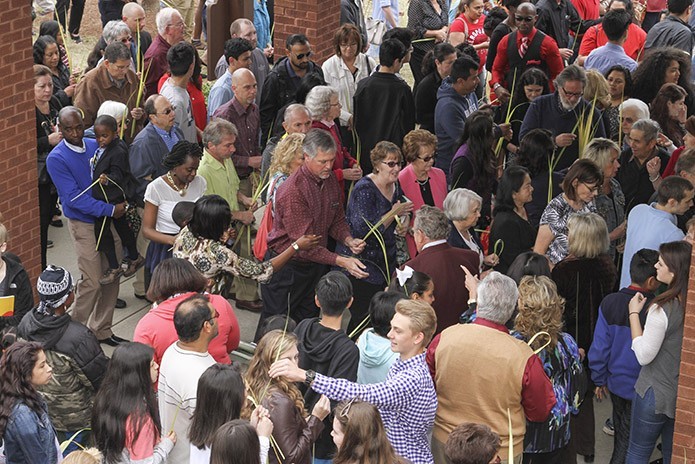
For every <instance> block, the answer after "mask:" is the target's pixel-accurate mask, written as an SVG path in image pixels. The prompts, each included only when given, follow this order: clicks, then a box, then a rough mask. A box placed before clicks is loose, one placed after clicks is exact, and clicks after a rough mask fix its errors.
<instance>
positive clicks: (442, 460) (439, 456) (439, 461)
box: [432, 437, 524, 464]
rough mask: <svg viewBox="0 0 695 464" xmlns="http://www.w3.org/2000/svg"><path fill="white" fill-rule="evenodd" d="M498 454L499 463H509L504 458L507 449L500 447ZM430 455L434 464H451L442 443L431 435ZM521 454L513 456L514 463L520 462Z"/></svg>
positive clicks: (518, 463) (507, 451)
mask: <svg viewBox="0 0 695 464" xmlns="http://www.w3.org/2000/svg"><path fill="white" fill-rule="evenodd" d="M498 454H499V456H500V457H501V458H502V461H501V464H509V461H508V460H507V459H506V458H507V456H508V455H509V450H506V449H500V450H499V453H498ZM432 456H433V457H434V464H451V461H449V459H448V458H447V457H446V454H445V453H444V443H442V442H441V441H439V440H437V439H436V438H434V437H432ZM523 456H524V455H523V454H518V455H516V456H514V464H521V461H522V458H523Z"/></svg>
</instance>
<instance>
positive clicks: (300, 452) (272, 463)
mask: <svg viewBox="0 0 695 464" xmlns="http://www.w3.org/2000/svg"><path fill="white" fill-rule="evenodd" d="M261 403H262V404H263V406H264V407H266V408H267V409H268V411H270V420H271V421H272V422H273V437H274V438H275V441H276V442H277V444H278V446H279V447H280V450H282V453H283V454H284V455H285V459H284V460H283V459H282V456H281V455H280V453H277V455H276V450H274V449H273V446H271V449H270V451H269V452H268V463H269V464H311V461H312V459H311V449H312V445H313V443H314V442H315V441H316V439H317V438H318V436H319V434H320V433H321V431H322V430H323V422H321V421H320V420H319V419H318V418H317V417H316V416H309V418H308V419H306V420H305V419H304V417H302V414H300V413H299V411H297V408H296V407H295V406H294V402H293V401H292V400H291V399H290V398H289V397H288V396H287V395H285V394H284V393H283V392H281V391H279V390H272V391H271V392H270V393H269V394H268V395H267V396H266V398H265V399H264V400H263V401H262V402H261Z"/></svg>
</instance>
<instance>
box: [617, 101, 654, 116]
mask: <svg viewBox="0 0 695 464" xmlns="http://www.w3.org/2000/svg"><path fill="white" fill-rule="evenodd" d="M618 108H619V109H618V111H619V112H620V113H622V112H623V111H625V110H635V111H637V119H649V105H647V104H646V103H644V102H643V101H642V100H638V99H636V98H628V99H627V100H625V101H624V102H622V103H621V104H620V106H619V107H618Z"/></svg>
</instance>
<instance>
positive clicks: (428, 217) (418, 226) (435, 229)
mask: <svg viewBox="0 0 695 464" xmlns="http://www.w3.org/2000/svg"><path fill="white" fill-rule="evenodd" d="M413 229H414V230H419V231H420V232H422V233H423V234H424V235H425V237H427V238H428V239H430V240H431V241H435V240H445V239H446V238H447V237H448V236H449V232H451V224H450V223H449V220H448V219H447V217H446V215H445V214H444V212H443V211H442V210H441V209H439V208H435V207H434V206H429V205H424V206H422V207H421V208H420V209H419V210H418V211H417V213H415V223H414V224H413Z"/></svg>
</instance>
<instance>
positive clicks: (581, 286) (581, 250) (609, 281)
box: [551, 212, 618, 456]
mask: <svg viewBox="0 0 695 464" xmlns="http://www.w3.org/2000/svg"><path fill="white" fill-rule="evenodd" d="M567 230H568V232H567V239H568V255H567V257H565V258H564V259H563V260H562V261H560V262H558V263H557V264H556V265H555V267H554V268H553V270H552V274H551V276H552V279H553V281H555V284H556V285H557V291H558V294H559V295H560V296H561V297H563V298H564V299H565V301H566V303H565V313H564V318H563V319H564V326H565V330H566V331H567V333H568V334H570V335H571V336H572V337H573V338H574V339H575V340H576V341H577V345H578V346H579V352H580V355H581V357H582V358H583V360H584V366H585V368H588V363H587V360H586V357H585V354H586V353H588V352H589V348H590V347H591V341H592V340H593V337H594V328H595V327H596V321H597V319H598V308H599V305H600V304H601V301H602V300H603V298H604V297H605V296H606V295H608V294H609V293H611V292H612V291H613V286H614V285H615V282H616V279H617V275H618V271H617V269H616V267H615V264H613V259H612V258H611V257H610V256H609V255H608V245H609V239H608V228H607V227H606V221H604V220H603V218H602V217H601V216H599V215H598V214H596V213H585V212H580V213H575V214H572V215H571V216H570V218H569V220H568V222H567ZM593 392H594V388H593V385H589V388H587V396H586V398H585V400H584V402H583V403H582V405H581V406H580V408H579V414H577V415H576V416H574V418H573V421H574V422H575V423H574V425H573V429H572V440H573V441H574V446H575V449H576V451H577V454H581V455H583V456H591V455H594V454H595V437H594V414H593V407H594V406H593V404H594V403H593V401H592V398H591V397H592V395H593Z"/></svg>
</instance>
